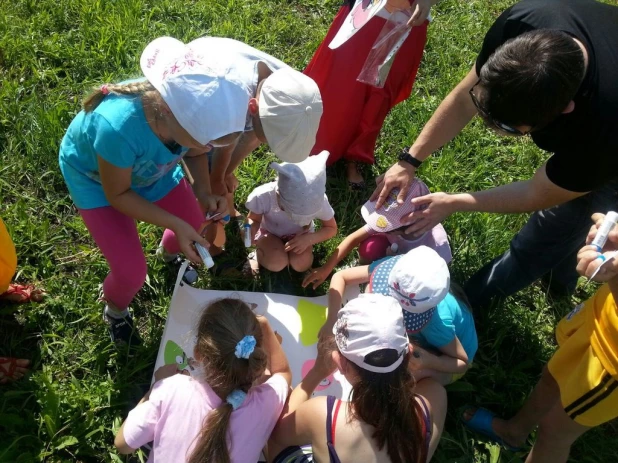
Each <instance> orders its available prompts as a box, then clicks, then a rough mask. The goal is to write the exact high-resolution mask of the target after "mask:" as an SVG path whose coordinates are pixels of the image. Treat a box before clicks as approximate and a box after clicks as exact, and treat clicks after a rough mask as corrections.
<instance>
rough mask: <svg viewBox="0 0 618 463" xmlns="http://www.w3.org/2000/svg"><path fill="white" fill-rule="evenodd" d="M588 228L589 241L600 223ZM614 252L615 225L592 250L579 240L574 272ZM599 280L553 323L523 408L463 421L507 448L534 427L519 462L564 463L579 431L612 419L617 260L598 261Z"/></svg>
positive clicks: (615, 412) (617, 349) (616, 398)
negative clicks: (549, 346) (549, 347)
mask: <svg viewBox="0 0 618 463" xmlns="http://www.w3.org/2000/svg"><path fill="white" fill-rule="evenodd" d="M592 218H593V220H594V221H595V222H596V224H595V225H594V226H593V227H592V229H591V230H590V233H589V234H588V239H587V242H588V243H590V242H592V240H593V239H594V237H595V236H596V234H597V231H598V227H600V226H601V223H602V222H603V218H604V216H603V214H595V215H593V216H592ZM617 250H618V230H614V231H612V232H610V234H609V241H608V243H607V245H606V246H605V247H604V249H602V250H601V251H605V255H603V254H601V253H600V252H599V249H598V248H597V247H596V246H590V245H587V246H584V247H583V248H582V249H581V250H580V251H579V254H578V256H577V260H578V262H577V271H578V272H579V273H580V274H581V275H583V276H586V277H588V278H590V277H591V276H592V275H593V274H594V272H595V271H596V270H597V269H598V268H599V266H600V265H601V264H602V263H603V262H604V261H605V260H606V259H608V258H609V253H608V252H607V251H617ZM594 280H595V281H602V282H606V283H607V284H605V285H603V286H601V288H599V290H598V291H597V292H596V293H595V294H594V296H592V298H590V299H589V300H588V301H586V302H585V303H582V304H580V305H578V306H577V307H576V308H575V309H573V311H571V312H570V313H569V314H568V315H567V316H566V317H564V318H563V319H562V320H561V321H560V323H559V324H558V327H557V328H556V339H557V341H558V346H559V347H558V350H557V351H556V353H555V354H554V355H553V357H552V358H551V359H550V360H549V363H548V364H547V365H546V366H545V368H543V373H542V375H541V379H540V380H539V382H538V383H537V385H536V386H535V388H534V390H533V391H532V393H531V394H530V396H529V397H528V400H527V401H526V402H525V404H524V406H523V407H522V408H521V409H520V410H519V411H518V412H517V414H516V415H515V416H514V417H512V418H511V419H508V420H504V419H501V418H497V417H495V415H494V414H493V413H492V412H490V411H489V410H486V409H484V408H479V409H476V410H474V409H472V410H467V411H466V412H465V414H464V424H465V425H466V426H468V427H469V428H471V429H472V430H474V431H477V432H479V433H481V434H484V435H485V436H487V437H489V438H490V439H491V440H493V441H495V442H497V443H499V444H501V445H504V446H506V447H507V448H509V449H511V450H514V451H515V450H519V449H518V447H519V446H521V445H523V444H524V443H525V441H526V438H527V437H528V435H529V434H530V432H532V430H533V429H534V427H536V426H537V425H538V426H539V429H538V432H537V438H536V442H535V443H534V446H533V447H532V450H531V451H530V453H529V454H528V458H527V459H526V463H538V462H541V463H546V462H552V463H563V462H566V461H567V460H568V458H569V452H570V449H571V445H572V444H573V443H574V442H575V441H576V440H577V439H578V438H579V436H581V435H582V434H584V433H585V432H586V431H588V430H589V429H592V428H593V427H596V426H599V425H601V424H603V423H607V422H609V421H611V420H613V419H615V418H618V306H617V305H616V300H617V299H618V261H616V260H615V259H614V260H613V261H611V262H608V263H607V265H604V266H603V268H602V269H600V271H599V272H598V274H597V275H596V276H595V277H594Z"/></svg>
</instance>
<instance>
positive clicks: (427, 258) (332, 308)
mask: <svg viewBox="0 0 618 463" xmlns="http://www.w3.org/2000/svg"><path fill="white" fill-rule="evenodd" d="M361 283H369V285H368V286H367V292H370V293H380V294H384V295H386V296H391V297H394V298H395V299H397V301H398V302H399V304H400V305H401V308H402V309H403V318H404V322H405V325H406V330H407V332H408V338H410V341H411V343H412V344H413V352H412V355H411V356H410V368H411V369H412V370H413V371H414V377H415V378H416V379H417V380H420V379H421V378H427V377H432V378H434V379H436V380H437V381H439V382H440V383H442V384H444V385H446V384H449V383H452V382H453V381H456V380H458V379H459V378H461V377H462V376H463V375H464V374H465V372H466V371H467V370H468V368H469V367H470V365H471V364H472V360H473V359H474V355H475V354H476V350H477V348H478V340H477V336H476V329H475V327H474V319H473V317H472V314H471V312H470V310H469V309H468V307H467V305H466V303H465V296H464V295H463V292H462V291H460V290H459V291H458V290H457V289H455V288H454V287H451V285H450V274H449V270H448V266H447V265H446V262H445V261H444V259H442V258H441V257H440V256H439V255H438V253H437V252H436V251H434V250H433V249H431V248H428V247H427V246H419V247H418V248H415V249H412V250H411V251H409V252H408V253H407V254H404V255H400V256H394V257H387V258H384V259H382V260H379V261H376V262H374V263H373V264H371V265H365V266H361V267H353V268H349V269H345V270H341V271H339V272H337V273H335V275H333V278H332V279H331V283H330V289H329V293H328V318H327V321H326V324H325V325H324V327H322V330H321V332H320V335H322V334H324V335H326V334H327V333H329V332H330V331H331V329H332V326H333V324H334V323H335V321H336V320H337V312H338V311H339V309H340V308H341V303H342V297H343V292H344V291H345V287H346V285H348V284H361Z"/></svg>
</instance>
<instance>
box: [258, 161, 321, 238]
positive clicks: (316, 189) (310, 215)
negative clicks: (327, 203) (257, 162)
mask: <svg viewBox="0 0 618 463" xmlns="http://www.w3.org/2000/svg"><path fill="white" fill-rule="evenodd" d="M328 155H329V153H328V151H322V152H321V153H320V154H316V155H315V156H309V158H307V159H305V160H304V161H302V162H298V163H296V164H293V163H288V162H283V163H281V164H279V163H276V162H271V163H270V167H271V168H272V169H274V170H276V171H277V173H278V174H279V175H278V177H277V192H278V193H279V204H280V205H281V206H282V208H283V210H284V211H285V212H287V213H288V214H289V216H290V218H291V219H292V221H293V222H294V223H295V224H297V225H300V226H301V227H304V226H305V225H309V224H310V223H311V221H312V220H313V219H315V217H316V215H317V214H319V213H320V211H321V210H322V207H323V205H324V195H325V194H326V161H327V159H328Z"/></svg>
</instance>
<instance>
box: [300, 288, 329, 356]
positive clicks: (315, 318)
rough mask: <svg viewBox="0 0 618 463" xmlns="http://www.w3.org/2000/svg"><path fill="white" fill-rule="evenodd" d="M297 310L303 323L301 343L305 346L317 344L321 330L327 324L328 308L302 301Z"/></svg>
mask: <svg viewBox="0 0 618 463" xmlns="http://www.w3.org/2000/svg"><path fill="white" fill-rule="evenodd" d="M296 310H297V312H298V315H299V316H300V321H301V327H300V333H299V338H300V342H301V343H303V345H304V346H310V345H312V344H316V343H317V342H318V333H319V332H320V328H322V326H323V325H324V323H326V307H324V306H323V305H319V304H315V303H313V302H309V301H308V300H306V299H301V300H299V301H298V307H297V309H296Z"/></svg>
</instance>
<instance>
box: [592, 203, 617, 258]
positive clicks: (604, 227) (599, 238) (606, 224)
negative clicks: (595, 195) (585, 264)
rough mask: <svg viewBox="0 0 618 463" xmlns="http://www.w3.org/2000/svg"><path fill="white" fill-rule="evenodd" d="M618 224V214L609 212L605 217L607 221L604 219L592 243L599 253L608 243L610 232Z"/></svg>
mask: <svg viewBox="0 0 618 463" xmlns="http://www.w3.org/2000/svg"><path fill="white" fill-rule="evenodd" d="M616 222H618V213H616V212H614V211H609V212H608V213H607V215H606V216H605V219H603V223H602V224H601V226H600V227H599V229H598V231H597V234H596V236H595V237H594V239H593V240H592V243H590V244H591V245H592V246H596V247H597V249H598V250H599V252H601V251H602V250H603V246H605V243H607V237H608V236H609V232H610V231H612V228H614V226H615V225H616Z"/></svg>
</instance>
